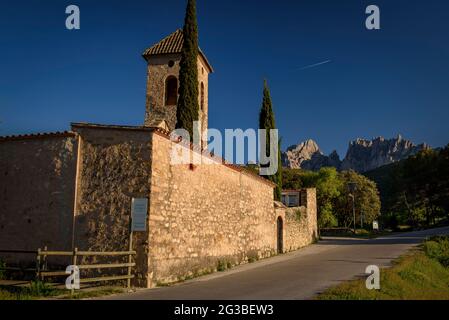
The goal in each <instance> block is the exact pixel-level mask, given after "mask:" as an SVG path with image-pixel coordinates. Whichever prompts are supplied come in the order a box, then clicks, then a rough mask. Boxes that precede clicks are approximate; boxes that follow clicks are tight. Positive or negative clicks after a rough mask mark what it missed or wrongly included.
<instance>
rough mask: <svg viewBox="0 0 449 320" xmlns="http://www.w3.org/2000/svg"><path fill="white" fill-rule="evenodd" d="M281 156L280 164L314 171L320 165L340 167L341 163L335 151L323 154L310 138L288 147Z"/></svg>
mask: <svg viewBox="0 0 449 320" xmlns="http://www.w3.org/2000/svg"><path fill="white" fill-rule="evenodd" d="M281 156H282V164H283V165H284V166H285V167H289V168H302V169H305V170H313V171H315V170H319V169H320V168H321V167H340V164H341V161H340V157H339V156H338V154H337V151H333V152H332V153H331V154H330V155H329V156H325V155H324V154H323V153H322V152H321V150H320V148H319V147H318V145H317V144H316V142H315V141H313V140H311V139H309V140H307V141H305V142H302V143H300V144H298V145H296V146H291V147H289V148H288V149H287V151H285V152H283V153H282V155H281Z"/></svg>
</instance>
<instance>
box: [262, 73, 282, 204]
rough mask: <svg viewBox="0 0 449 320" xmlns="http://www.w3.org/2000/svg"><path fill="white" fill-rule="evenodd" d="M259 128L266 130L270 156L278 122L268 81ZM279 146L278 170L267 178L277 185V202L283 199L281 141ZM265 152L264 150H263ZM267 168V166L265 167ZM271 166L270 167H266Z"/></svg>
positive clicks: (264, 89) (264, 88)
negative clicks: (272, 139)
mask: <svg viewBox="0 0 449 320" xmlns="http://www.w3.org/2000/svg"><path fill="white" fill-rule="evenodd" d="M259 128H260V129H266V130H267V133H266V148H267V149H266V154H267V155H268V154H270V143H271V141H270V130H271V129H276V121H275V118H274V112H273V106H272V103H271V95H270V90H269V88H268V84H267V81H266V80H265V81H264V86H263V100H262V108H261V110H260V113H259ZM274 143H277V145H278V154H277V157H278V170H277V172H276V173H275V174H274V175H271V176H268V177H267V178H268V179H269V180H271V181H273V182H274V183H275V184H276V188H275V190H274V198H275V199H276V200H280V199H281V193H282V163H281V148H280V143H281V142H280V140H279V141H277V142H274ZM261 152H263V150H261ZM264 166H265V165H264ZM266 166H269V165H266Z"/></svg>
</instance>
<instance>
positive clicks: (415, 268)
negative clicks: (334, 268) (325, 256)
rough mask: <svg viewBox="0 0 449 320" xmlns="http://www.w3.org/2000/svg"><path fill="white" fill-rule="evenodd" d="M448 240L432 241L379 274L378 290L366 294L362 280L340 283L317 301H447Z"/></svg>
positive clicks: (434, 239) (438, 239)
mask: <svg viewBox="0 0 449 320" xmlns="http://www.w3.org/2000/svg"><path fill="white" fill-rule="evenodd" d="M447 262H449V237H447V236H446V237H433V238H431V239H429V240H428V241H426V242H425V243H424V244H423V246H422V247H421V248H419V249H415V250H414V251H412V252H411V253H409V254H407V255H405V256H403V257H401V258H399V259H398V260H397V261H395V263H394V265H393V267H392V268H388V269H382V270H381V272H380V287H381V288H380V290H374V289H373V290H368V289H367V288H366V286H365V279H361V280H354V281H349V282H345V283H342V284H340V285H338V286H336V287H333V288H330V289H328V290H326V291H325V292H324V293H322V294H321V295H319V296H318V299H321V300H330V299H331V300H433V299H439V300H447V299H449V264H447Z"/></svg>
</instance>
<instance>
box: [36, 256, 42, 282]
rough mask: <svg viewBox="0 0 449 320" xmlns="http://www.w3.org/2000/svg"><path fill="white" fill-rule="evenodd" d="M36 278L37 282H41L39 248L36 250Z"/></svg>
mask: <svg viewBox="0 0 449 320" xmlns="http://www.w3.org/2000/svg"><path fill="white" fill-rule="evenodd" d="M36 278H37V280H38V281H39V280H41V248H39V249H37V257H36Z"/></svg>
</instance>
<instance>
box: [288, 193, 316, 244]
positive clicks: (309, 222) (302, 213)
mask: <svg viewBox="0 0 449 320" xmlns="http://www.w3.org/2000/svg"><path fill="white" fill-rule="evenodd" d="M301 198H302V199H301V204H303V205H302V206H301V207H296V208H285V209H284V210H285V215H284V216H285V223H284V225H285V227H284V252H288V251H293V250H297V249H299V248H302V247H304V246H307V245H309V244H311V243H313V242H315V241H316V240H317V238H318V230H317V207H316V189H314V188H310V189H303V190H301Z"/></svg>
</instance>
